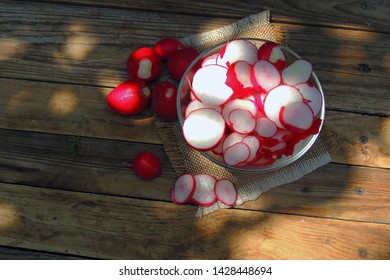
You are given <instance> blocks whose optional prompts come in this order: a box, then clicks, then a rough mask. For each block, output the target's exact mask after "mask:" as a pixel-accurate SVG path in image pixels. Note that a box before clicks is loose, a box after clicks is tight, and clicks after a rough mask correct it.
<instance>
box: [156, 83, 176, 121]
mask: <svg viewBox="0 0 390 280" xmlns="http://www.w3.org/2000/svg"><path fill="white" fill-rule="evenodd" d="M176 96H177V87H176V86H175V85H174V84H173V83H171V82H169V81H163V82H157V83H156V84H155V85H154V87H153V90H152V96H151V102H150V103H151V107H152V110H153V111H154V112H155V113H156V115H157V116H159V117H160V118H162V119H163V120H166V121H174V120H177V118H178V116H177V109H176V105H177V104H176Z"/></svg>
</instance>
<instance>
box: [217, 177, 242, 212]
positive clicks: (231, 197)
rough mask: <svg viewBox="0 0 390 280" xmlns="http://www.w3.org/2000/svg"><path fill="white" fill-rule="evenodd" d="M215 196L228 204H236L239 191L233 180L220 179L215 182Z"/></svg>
mask: <svg viewBox="0 0 390 280" xmlns="http://www.w3.org/2000/svg"><path fill="white" fill-rule="evenodd" d="M215 196H216V197H217V199H218V200H219V201H220V202H222V203H223V204H225V205H226V206H233V205H234V204H236V201H237V197H238V193H237V189H236V187H235V186H234V184H233V182H232V181H230V180H228V179H220V180H218V181H217V183H216V184H215Z"/></svg>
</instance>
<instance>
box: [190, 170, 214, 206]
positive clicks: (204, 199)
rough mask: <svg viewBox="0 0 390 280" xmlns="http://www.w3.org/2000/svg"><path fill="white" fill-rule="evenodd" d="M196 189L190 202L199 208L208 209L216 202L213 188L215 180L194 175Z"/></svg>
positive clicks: (202, 175)
mask: <svg viewBox="0 0 390 280" xmlns="http://www.w3.org/2000/svg"><path fill="white" fill-rule="evenodd" d="M194 178H195V182H196V183H195V184H196V189H195V193H194V195H193V196H192V201H193V202H194V203H195V204H196V205H199V206H203V207H208V206H211V205H213V204H214V203H215V202H217V197H216V196H215V192H214V188H215V183H216V181H217V180H216V179H215V178H214V177H213V176H211V175H208V174H197V175H194Z"/></svg>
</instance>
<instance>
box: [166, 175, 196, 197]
mask: <svg viewBox="0 0 390 280" xmlns="http://www.w3.org/2000/svg"><path fill="white" fill-rule="evenodd" d="M195 189H196V181H195V178H194V176H192V175H191V174H187V173H186V174H182V175H180V176H179V177H178V178H177V179H176V180H175V183H174V185H173V187H172V188H171V200H172V202H174V203H176V204H185V203H188V202H190V201H191V200H192V196H193V195H194V193H195Z"/></svg>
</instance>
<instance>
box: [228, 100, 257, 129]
mask: <svg viewBox="0 0 390 280" xmlns="http://www.w3.org/2000/svg"><path fill="white" fill-rule="evenodd" d="M235 109H243V110H246V111H249V112H250V113H251V114H252V115H253V116H256V115H257V112H258V108H257V105H256V103H255V102H254V101H252V100H250V99H232V100H230V101H229V102H227V103H226V104H225V105H224V106H223V108H222V116H223V118H224V119H225V122H226V123H227V124H229V123H230V121H229V115H230V113H231V112H232V111H233V110H235Z"/></svg>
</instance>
